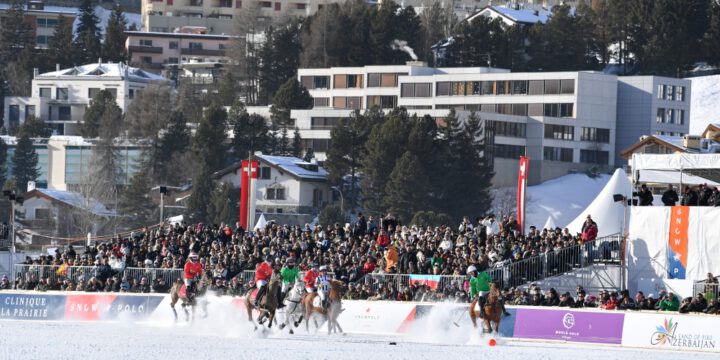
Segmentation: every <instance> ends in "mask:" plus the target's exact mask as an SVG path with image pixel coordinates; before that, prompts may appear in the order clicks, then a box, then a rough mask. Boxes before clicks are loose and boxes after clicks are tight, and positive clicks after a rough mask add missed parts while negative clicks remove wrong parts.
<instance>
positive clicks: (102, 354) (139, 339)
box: [0, 320, 717, 360]
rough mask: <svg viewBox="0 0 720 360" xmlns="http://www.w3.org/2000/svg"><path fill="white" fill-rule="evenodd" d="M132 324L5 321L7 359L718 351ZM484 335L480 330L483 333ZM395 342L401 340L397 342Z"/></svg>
mask: <svg viewBox="0 0 720 360" xmlns="http://www.w3.org/2000/svg"><path fill="white" fill-rule="evenodd" d="M194 325H196V326H187V325H186V324H181V325H178V326H172V325H167V324H164V325H157V324H147V323H145V324H137V323H131V322H116V323H64V322H37V321H6V320H3V321H0V330H1V331H2V334H3V335H2V336H0V359H50V358H53V359H80V358H83V359H107V360H115V359H122V360H125V359H133V360H138V359H167V360H171V359H172V360H175V359H178V360H180V359H193V360H196V359H199V358H204V359H213V358H234V359H347V360H353V359H362V360H369V359H372V360H381V359H396V360H403V359H407V360H419V359H443V358H448V355H451V356H452V358H456V359H469V358H481V359H533V360H541V359H589V358H591V357H595V356H594V355H591V354H597V356H598V358H599V359H602V360H613V359H633V360H642V359H652V360H655V359H658V358H662V359H680V358H682V359H684V360H693V359H716V358H717V354H703V353H693V352H682V353H681V352H672V351H660V350H648V349H624V348H619V347H613V346H604V347H600V346H591V345H577V344H567V343H537V342H516V341H507V340H503V339H500V340H499V342H498V345H497V346H495V347H489V346H488V345H485V344H486V341H482V343H481V342H480V341H479V340H474V341H472V340H471V341H469V342H468V343H463V344H457V343H455V341H453V338H452V337H448V336H447V334H444V333H440V332H439V333H437V334H435V336H436V338H435V341H418V340H416V339H414V338H412V337H408V338H402V337H391V336H383V337H379V336H359V335H348V336H340V335H332V336H328V335H326V334H324V333H323V334H306V333H305V332H304V330H303V331H301V332H300V333H299V335H287V334H277V333H271V334H269V335H268V336H267V337H260V336H258V335H256V334H254V333H253V332H252V331H250V330H249V328H248V327H247V323H244V322H236V323H233V324H230V325H229V326H223V325H221V324H218V323H217V322H214V321H213V322H212V323H209V322H203V321H198V322H197V323H195V324H194ZM476 338H477V339H479V335H477V336H476ZM393 343H394V344H393Z"/></svg>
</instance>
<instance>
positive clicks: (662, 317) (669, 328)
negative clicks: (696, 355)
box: [622, 313, 720, 352]
mask: <svg viewBox="0 0 720 360" xmlns="http://www.w3.org/2000/svg"><path fill="white" fill-rule="evenodd" d="M718 340H720V318H718V317H716V316H692V315H681V314H678V313H667V314H647V313H628V314H627V315H625V324H624V326H623V337H622V344H623V345H625V346H640V347H650V348H653V349H669V350H699V351H710V352H720V347H718Z"/></svg>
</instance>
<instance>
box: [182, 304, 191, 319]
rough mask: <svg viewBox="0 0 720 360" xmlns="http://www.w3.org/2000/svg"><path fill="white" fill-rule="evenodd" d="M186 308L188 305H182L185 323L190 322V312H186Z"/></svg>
mask: <svg viewBox="0 0 720 360" xmlns="http://www.w3.org/2000/svg"><path fill="white" fill-rule="evenodd" d="M188 306H189V305H187V304H186V305H183V311H185V321H186V322H189V321H190V311H188Z"/></svg>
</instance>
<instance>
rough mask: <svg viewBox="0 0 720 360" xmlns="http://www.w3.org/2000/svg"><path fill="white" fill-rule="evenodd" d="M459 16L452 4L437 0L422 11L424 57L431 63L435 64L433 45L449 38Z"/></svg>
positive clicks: (422, 56)
mask: <svg viewBox="0 0 720 360" xmlns="http://www.w3.org/2000/svg"><path fill="white" fill-rule="evenodd" d="M457 21H458V20H457V17H456V16H455V12H454V11H453V9H452V4H446V5H445V6H444V7H443V5H442V4H441V3H440V2H438V1H435V2H433V3H432V5H430V6H429V7H427V8H425V9H424V10H423V11H422V12H421V13H420V23H421V25H422V39H423V47H422V49H423V52H422V55H421V58H422V59H425V60H426V61H427V62H428V64H430V65H437V64H435V58H434V56H433V52H432V47H433V45H435V44H437V43H439V42H440V41H442V40H444V39H447V38H449V37H450V36H451V35H452V33H451V30H452V29H453V27H455V24H456V23H457Z"/></svg>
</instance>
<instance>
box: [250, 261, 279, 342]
mask: <svg viewBox="0 0 720 360" xmlns="http://www.w3.org/2000/svg"><path fill="white" fill-rule="evenodd" d="M267 287H268V288H267V291H266V292H265V296H263V298H262V299H260V301H259V304H258V305H259V306H257V307H256V306H255V302H254V301H253V296H254V295H255V294H257V290H258V289H250V290H248V291H247V293H245V309H246V310H247V315H248V321H250V322H251V323H253V327H254V328H255V330H257V328H258V327H257V324H261V325H262V324H263V323H264V322H265V319H267V320H269V321H268V328H271V327H272V324H273V320H275V310H276V309H277V305H278V304H277V298H278V291H280V277H279V276H277V275H273V276H272V278H271V279H270V282H269V283H268V284H267ZM253 310H257V311H259V312H260V315H258V318H257V324H256V323H255V322H254V321H253V318H252V311H253Z"/></svg>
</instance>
